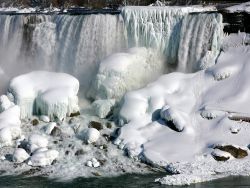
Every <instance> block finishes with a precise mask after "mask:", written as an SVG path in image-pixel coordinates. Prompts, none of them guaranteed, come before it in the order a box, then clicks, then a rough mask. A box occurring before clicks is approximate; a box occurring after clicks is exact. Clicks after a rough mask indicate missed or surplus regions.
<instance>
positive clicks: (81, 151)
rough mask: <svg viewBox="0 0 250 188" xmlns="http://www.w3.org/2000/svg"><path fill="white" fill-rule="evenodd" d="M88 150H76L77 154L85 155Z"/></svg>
mask: <svg viewBox="0 0 250 188" xmlns="http://www.w3.org/2000/svg"><path fill="white" fill-rule="evenodd" d="M84 154H86V152H85V151H84V150H83V149H79V150H77V151H76V152H75V156H79V155H84Z"/></svg>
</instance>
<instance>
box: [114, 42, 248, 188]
mask: <svg viewBox="0 0 250 188" xmlns="http://www.w3.org/2000/svg"><path fill="white" fill-rule="evenodd" d="M249 59H250V47H249V46H244V45H241V46H239V47H230V48H228V50H226V51H223V52H221V54H220V56H219V58H218V61H217V64H216V65H214V66H212V67H211V68H208V69H206V70H204V71H199V72H197V73H194V74H183V73H171V74H167V75H164V76H161V77H160V78H159V79H158V80H157V81H156V82H153V83H151V84H149V85H148V86H147V87H145V88H142V89H139V90H135V91H131V92H128V93H127V94H126V95H125V97H124V104H123V106H122V108H121V111H120V123H121V125H123V127H122V128H121V130H120V135H119V137H118V138H117V140H116V141H115V143H116V144H117V145H119V147H120V148H124V149H126V150H128V153H131V154H133V155H136V156H139V157H140V158H141V159H143V160H145V161H147V162H150V163H152V164H155V165H160V166H166V165H167V164H169V163H170V162H174V163H175V162H176V163H177V162H183V164H184V163H188V164H192V162H194V160H195V158H196V156H203V155H208V156H210V157H211V146H212V145H214V144H219V143H229V144H231V145H238V146H240V147H243V148H245V147H246V146H248V144H249V141H250V140H249V134H250V127H249V126H245V125H244V123H242V122H241V121H234V120H232V118H231V119H229V117H230V116H231V115H230V114H237V115H238V116H239V117H242V119H243V120H244V119H248V118H249V115H250V110H249V106H250V100H249V97H248V96H249V95H250V88H249V86H248V83H249V82H250V78H249V70H250V67H249V66H250V64H249ZM221 78H223V79H221ZM169 121H171V122H169ZM235 127H241V130H240V131H239V132H237V133H236V134H234V133H232V131H231V130H232V129H234V128H235ZM242 129H244V131H242ZM180 131H181V132H180ZM217 154H218V153H217ZM212 159H213V158H212ZM213 160H214V159H213ZM234 160H238V159H234ZM214 161H215V160H214ZM207 166H209V164H208V165H207ZM179 168H180V169H181V166H179ZM213 168H215V166H213ZM232 168H233V167H232ZM206 170H207V169H204V171H206ZM213 170H215V169H213ZM224 172H225V171H224ZM189 173H190V172H189ZM199 173H200V171H199V172H198V173H197V174H193V173H192V174H190V176H187V177H190V178H188V180H187V181H186V180H185V179H186V178H185V179H183V180H182V179H181V175H179V176H177V177H179V178H178V180H173V178H175V176H171V177H166V178H164V179H162V182H163V183H166V184H170V185H171V184H177V185H179V184H189V183H194V182H200V181H205V180H208V179H213V178H212V177H211V174H210V172H207V173H203V174H202V176H201V175H199ZM222 173H223V172H222ZM185 175H188V173H186V174H185ZM197 176H198V177H197ZM172 180H173V182H172V183H171V181H172ZM179 181H180V182H179Z"/></svg>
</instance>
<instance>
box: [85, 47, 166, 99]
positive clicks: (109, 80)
mask: <svg viewBox="0 0 250 188" xmlns="http://www.w3.org/2000/svg"><path fill="white" fill-rule="evenodd" d="M164 64H165V62H164V60H163V58H162V57H160V56H159V55H158V53H156V52H155V51H154V50H152V49H146V48H131V49H129V50H128V51H127V52H126V53H117V54H112V55H111V56H109V57H107V58H106V59H105V60H103V61H102V62H101V64H100V67H99V70H98V73H97V76H96V78H95V80H94V82H93V84H92V87H91V89H90V92H89V93H88V95H89V96H90V97H91V98H94V99H121V97H122V96H123V95H124V94H125V92H127V91H130V90H133V89H138V88H140V87H142V86H144V85H146V84H147V83H149V82H150V81H152V80H154V79H156V78H157V76H158V75H161V74H162V73H164V71H165V65H164Z"/></svg>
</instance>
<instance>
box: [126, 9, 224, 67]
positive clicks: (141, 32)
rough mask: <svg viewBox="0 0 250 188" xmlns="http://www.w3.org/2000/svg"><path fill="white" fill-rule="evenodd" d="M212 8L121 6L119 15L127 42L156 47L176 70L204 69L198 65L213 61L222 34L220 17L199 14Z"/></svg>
mask: <svg viewBox="0 0 250 188" xmlns="http://www.w3.org/2000/svg"><path fill="white" fill-rule="evenodd" d="M214 10H215V8H214V7H199V6H197V7H195V6H193V7H173V6H166V7H125V8H123V9H122V14H123V18H124V22H125V25H126V30H127V35H128V37H127V38H128V45H129V47H133V46H139V47H140V46H146V47H150V48H153V49H157V50H158V51H160V52H162V53H164V54H165V56H166V59H167V63H169V64H177V65H178V68H179V70H180V71H187V70H186V69H187V68H188V67H189V68H190V69H191V70H189V71H194V70H199V69H201V68H205V67H200V64H205V63H207V64H211V63H213V62H214V59H215V58H216V56H217V55H218V53H219V48H220V42H221V39H222V34H223V30H222V16H221V15H220V14H218V13H202V12H204V11H214ZM193 36H195V37H193ZM189 49H192V51H191V52H192V53H189V52H190V50H189ZM208 56H209V57H208ZM200 61H207V62H200ZM179 64H180V65H179ZM197 64H198V65H197ZM187 66H188V67H187ZM210 66H211V65H210Z"/></svg>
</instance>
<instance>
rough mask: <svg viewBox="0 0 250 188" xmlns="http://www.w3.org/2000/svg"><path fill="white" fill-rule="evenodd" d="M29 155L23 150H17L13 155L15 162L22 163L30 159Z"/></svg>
mask: <svg viewBox="0 0 250 188" xmlns="http://www.w3.org/2000/svg"><path fill="white" fill-rule="evenodd" d="M29 157H30V156H29V154H28V153H27V152H26V151H25V150H24V149H22V148H17V149H16V150H15V151H14V154H13V159H12V160H13V162H16V163H22V162H24V161H25V160H27V159H28V158H29Z"/></svg>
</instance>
